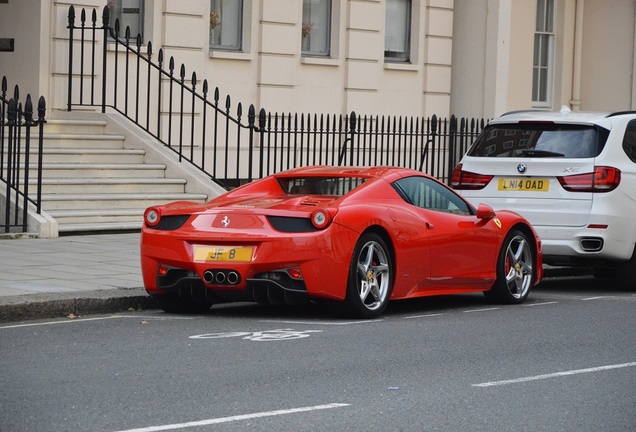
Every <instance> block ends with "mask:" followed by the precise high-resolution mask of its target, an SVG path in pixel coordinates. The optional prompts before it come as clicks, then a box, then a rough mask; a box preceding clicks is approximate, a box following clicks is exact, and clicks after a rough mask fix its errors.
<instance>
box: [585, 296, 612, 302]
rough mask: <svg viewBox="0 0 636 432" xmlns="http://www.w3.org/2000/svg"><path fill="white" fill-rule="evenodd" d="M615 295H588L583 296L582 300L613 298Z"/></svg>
mask: <svg viewBox="0 0 636 432" xmlns="http://www.w3.org/2000/svg"><path fill="white" fill-rule="evenodd" d="M612 297H614V296H597V297H587V298H583V299H581V300H583V301H588V300H599V299H604V298H612Z"/></svg>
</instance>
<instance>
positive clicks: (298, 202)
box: [141, 166, 543, 318]
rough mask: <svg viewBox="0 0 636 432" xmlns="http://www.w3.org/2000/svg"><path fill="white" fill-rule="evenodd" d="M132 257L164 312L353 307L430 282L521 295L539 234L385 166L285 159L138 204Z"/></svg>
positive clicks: (412, 292) (537, 267) (514, 298)
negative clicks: (247, 178)
mask: <svg viewBox="0 0 636 432" xmlns="http://www.w3.org/2000/svg"><path fill="white" fill-rule="evenodd" d="M141 267H142V272H143V280H144V285H145V287H146V290H147V292H148V293H149V294H150V295H152V296H154V297H155V298H156V299H157V301H158V302H159V304H160V306H161V308H162V309H163V310H165V311H167V312H202V311H205V310H207V309H209V308H210V306H211V305H212V304H213V303H215V302H225V301H255V302H259V303H273V304H280V303H288V304H297V303H300V302H307V301H312V300H322V301H326V302H327V303H328V304H330V305H332V307H334V308H335V309H337V310H338V311H340V312H343V313H345V314H347V315H349V316H355V317H362V318H372V317H377V316H378V315H380V314H381V313H382V312H383V311H384V310H385V308H386V306H387V303H388V301H389V300H397V299H407V298H414V297H422V296H429V295H438V294H453V293H466V292H478V291H482V292H484V294H485V295H486V297H487V298H488V299H491V300H493V301H495V302H499V303H521V302H523V301H524V300H525V299H526V297H527V296H528V293H529V291H530V288H531V286H532V285H534V284H536V283H538V282H539V281H540V280H541V277H542V276H543V270H542V255H541V242H540V241H539V238H538V237H537V234H536V233H535V232H534V230H533V228H532V227H531V226H530V224H529V223H528V221H526V220H525V219H524V218H523V217H521V216H519V215H518V214H516V213H512V212H508V211H498V212H497V213H496V214H495V212H494V211H493V209H492V208H490V207H488V206H486V205H483V204H482V205H480V206H479V207H478V208H474V207H473V206H472V205H471V204H469V203H468V202H467V201H465V200H464V199H463V198H461V197H460V196H458V195H457V194H456V193H455V192H453V191H452V190H451V189H450V188H448V187H447V186H446V185H444V184H443V183H441V182H439V181H438V180H436V179H435V178H433V177H431V176H429V175H427V174H423V173H421V172H419V171H414V170H410V169H404V168H395V167H372V168H368V167H329V166H313V167H306V168H297V169H292V170H288V171H285V172H281V173H278V174H274V175H271V176H269V177H266V178H264V179H261V180H257V181H254V182H252V183H249V184H247V185H244V186H241V187H239V188H236V189H234V190H232V191H230V192H227V193H226V194H224V195H221V196H219V197H218V198H215V199H213V200H211V201H209V202H207V203H205V204H199V203H192V202H183V201H181V202H174V203H170V204H167V205H161V206H156V207H150V208H148V209H147V210H146V212H145V214H144V226H143V228H142V235H141Z"/></svg>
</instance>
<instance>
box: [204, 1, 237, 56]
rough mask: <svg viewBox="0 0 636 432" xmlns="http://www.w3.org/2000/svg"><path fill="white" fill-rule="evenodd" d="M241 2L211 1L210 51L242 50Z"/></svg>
mask: <svg viewBox="0 0 636 432" xmlns="http://www.w3.org/2000/svg"><path fill="white" fill-rule="evenodd" d="M242 31H243V1H242V0H211V3H210V49H222V50H233V51H239V50H240V49H241V48H242V42H243V40H242Z"/></svg>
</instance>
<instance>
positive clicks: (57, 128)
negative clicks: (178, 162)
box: [29, 117, 208, 234]
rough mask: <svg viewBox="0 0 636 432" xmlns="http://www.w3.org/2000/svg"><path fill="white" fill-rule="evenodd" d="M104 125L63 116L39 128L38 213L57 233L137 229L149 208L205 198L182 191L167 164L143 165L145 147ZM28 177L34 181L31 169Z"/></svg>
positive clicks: (105, 121)
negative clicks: (52, 222)
mask: <svg viewBox="0 0 636 432" xmlns="http://www.w3.org/2000/svg"><path fill="white" fill-rule="evenodd" d="M108 123H109V120H108V117H105V118H104V119H99V118H98V119H83V118H79V119H73V118H65V119H52V120H47V123H46V125H45V126H44V150H43V174H42V178H43V182H42V210H43V211H44V212H46V213H47V214H48V215H49V216H51V217H52V218H54V219H55V220H56V221H57V223H58V232H59V233H60V234H65V233H66V234H71V233H83V232H100V231H101V232H109V231H124V230H125V231H128V230H138V229H140V228H141V224H142V218H143V212H144V210H145V209H146V208H147V207H149V206H151V205H156V204H162V203H167V202H170V201H178V200H186V201H196V202H205V201H206V200H207V199H208V194H207V193H193V192H190V193H188V192H186V189H187V188H186V186H187V183H188V180H186V176H184V177H183V178H171V177H169V176H167V175H166V164H164V163H149V162H147V154H146V153H147V146H144V145H143V144H139V145H135V144H134V141H135V139H134V137H132V138H131V137H129V136H127V135H126V134H118V133H113V132H112V131H108V130H107V129H112V128H107V126H108ZM157 145H159V144H157ZM153 159H155V160H156V159H157V158H156V157H155V158H153ZM183 168H184V169H187V167H183ZM29 175H30V176H31V177H30V178H31V179H34V178H35V176H36V175H37V173H36V172H35V168H32V170H31V172H30V174H29ZM30 183H31V180H30ZM29 188H32V189H31V190H32V191H33V190H35V189H34V188H35V183H34V182H33V183H32V184H30V185H29ZM199 189H201V188H199Z"/></svg>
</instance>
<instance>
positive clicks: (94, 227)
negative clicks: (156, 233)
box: [58, 220, 142, 234]
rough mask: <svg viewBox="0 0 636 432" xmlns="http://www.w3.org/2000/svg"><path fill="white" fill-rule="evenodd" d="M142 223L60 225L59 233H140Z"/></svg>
mask: <svg viewBox="0 0 636 432" xmlns="http://www.w3.org/2000/svg"><path fill="white" fill-rule="evenodd" d="M141 225H142V222H141V220H139V222H97V223H77V224H65V225H59V227H58V231H59V232H60V233H62V234H80V233H96V232H116V231H119V232H121V231H139V230H141Z"/></svg>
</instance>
